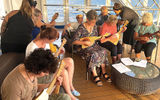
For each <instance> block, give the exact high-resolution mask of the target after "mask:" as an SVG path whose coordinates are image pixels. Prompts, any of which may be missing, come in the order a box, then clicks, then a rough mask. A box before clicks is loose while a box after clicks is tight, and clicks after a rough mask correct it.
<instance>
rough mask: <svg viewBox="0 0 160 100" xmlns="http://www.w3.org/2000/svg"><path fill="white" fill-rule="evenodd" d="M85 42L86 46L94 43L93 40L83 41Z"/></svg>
mask: <svg viewBox="0 0 160 100" xmlns="http://www.w3.org/2000/svg"><path fill="white" fill-rule="evenodd" d="M83 44H84V45H85V46H89V47H90V46H92V45H93V44H94V43H92V42H91V41H83Z"/></svg>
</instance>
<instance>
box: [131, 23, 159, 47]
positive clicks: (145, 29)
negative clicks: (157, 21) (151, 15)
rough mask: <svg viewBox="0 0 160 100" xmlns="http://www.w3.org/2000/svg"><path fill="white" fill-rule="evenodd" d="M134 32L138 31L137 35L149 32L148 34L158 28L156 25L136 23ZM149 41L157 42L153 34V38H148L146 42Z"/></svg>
mask: <svg viewBox="0 0 160 100" xmlns="http://www.w3.org/2000/svg"><path fill="white" fill-rule="evenodd" d="M134 30H135V32H137V33H138V35H139V36H140V35H144V34H146V33H149V34H153V33H155V32H157V31H158V30H159V29H158V27H157V26H156V25H154V24H152V25H150V26H145V25H142V24H138V25H137V26H136V27H135V29H134ZM149 42H152V43H155V44H157V40H156V37H155V36H153V39H151V40H149V41H148V42H147V43H149Z"/></svg>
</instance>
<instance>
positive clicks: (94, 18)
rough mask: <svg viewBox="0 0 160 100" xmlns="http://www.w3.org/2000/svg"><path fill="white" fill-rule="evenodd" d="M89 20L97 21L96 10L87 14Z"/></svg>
mask: <svg viewBox="0 0 160 100" xmlns="http://www.w3.org/2000/svg"><path fill="white" fill-rule="evenodd" d="M86 16H87V19H88V20H89V21H90V20H97V12H96V11H95V10H90V11H88V12H87V14H86Z"/></svg>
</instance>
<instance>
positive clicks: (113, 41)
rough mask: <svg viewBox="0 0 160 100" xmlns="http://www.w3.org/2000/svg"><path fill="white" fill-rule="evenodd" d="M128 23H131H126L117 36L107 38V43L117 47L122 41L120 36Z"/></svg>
mask: <svg viewBox="0 0 160 100" xmlns="http://www.w3.org/2000/svg"><path fill="white" fill-rule="evenodd" d="M128 23H129V22H128V20H126V21H125V23H124V25H123V26H122V27H121V28H120V30H119V31H118V32H117V33H115V34H113V35H111V36H109V37H107V39H106V40H105V42H107V41H110V42H112V43H113V44H114V45H117V44H118V41H119V39H120V35H121V33H122V31H123V28H124V27H126V26H127V24H128ZM103 43H104V42H103Z"/></svg>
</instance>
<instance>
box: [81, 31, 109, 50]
mask: <svg viewBox="0 0 160 100" xmlns="http://www.w3.org/2000/svg"><path fill="white" fill-rule="evenodd" d="M109 35H110V33H106V34H105V35H103V36H104V37H107V36H109ZM103 36H90V37H83V38H81V39H80V41H90V42H91V43H92V45H93V44H94V43H95V41H96V40H98V39H100V38H102V37H103ZM88 47H89V46H86V45H82V49H85V48H88Z"/></svg>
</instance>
